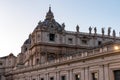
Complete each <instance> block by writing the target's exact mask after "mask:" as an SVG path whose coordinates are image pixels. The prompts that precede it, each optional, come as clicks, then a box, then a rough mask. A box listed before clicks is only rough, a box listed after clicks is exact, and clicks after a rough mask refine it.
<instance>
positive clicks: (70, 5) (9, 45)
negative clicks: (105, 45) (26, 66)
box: [0, 0, 120, 57]
mask: <svg viewBox="0 0 120 80" xmlns="http://www.w3.org/2000/svg"><path fill="white" fill-rule="evenodd" d="M49 4H51V7H52V11H53V13H54V16H55V19H56V21H57V22H59V23H60V24H62V23H63V22H64V23H65V25H66V30H72V31H75V27H76V25H77V24H78V25H79V26H80V31H81V32H88V28H89V26H92V27H97V32H98V33H101V28H102V27H104V28H105V31H106V32H105V33H106V34H107V29H108V27H112V30H113V29H115V30H116V33H119V31H120V29H119V27H120V0H0V57H2V56H5V55H8V54H9V53H11V52H12V53H13V54H15V55H17V54H18V53H20V50H21V46H22V44H23V42H24V41H25V40H26V39H27V38H28V35H29V34H30V33H31V32H32V31H33V29H34V28H35V27H36V26H37V23H38V22H39V21H40V20H41V21H43V20H44V18H45V15H46V12H47V11H48V8H49Z"/></svg>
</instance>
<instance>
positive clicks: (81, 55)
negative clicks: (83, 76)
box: [7, 44, 120, 74]
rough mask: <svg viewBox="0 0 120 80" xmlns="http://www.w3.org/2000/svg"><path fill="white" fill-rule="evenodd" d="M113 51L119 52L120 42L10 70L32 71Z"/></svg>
mask: <svg viewBox="0 0 120 80" xmlns="http://www.w3.org/2000/svg"><path fill="white" fill-rule="evenodd" d="M115 46H117V48H116V50H115V48H114V47H115ZM115 52H120V44H114V45H109V46H104V47H102V48H97V49H94V50H89V51H84V52H75V53H76V54H74V55H72V56H67V57H62V58H59V59H55V60H51V61H48V62H45V63H43V64H38V65H34V66H26V67H24V68H21V69H17V68H16V69H15V70H13V71H11V72H12V73H20V72H27V71H31V70H32V71H33V70H38V69H42V68H47V67H51V66H54V65H59V64H65V63H68V62H72V61H78V60H81V59H87V58H90V57H96V56H98V57H99V56H102V55H108V54H113V53H115ZM11 72H9V73H11ZM9 73H7V74H9Z"/></svg>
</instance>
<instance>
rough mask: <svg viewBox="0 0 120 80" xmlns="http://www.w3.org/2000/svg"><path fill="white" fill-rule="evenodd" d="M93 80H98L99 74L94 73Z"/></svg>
mask: <svg viewBox="0 0 120 80" xmlns="http://www.w3.org/2000/svg"><path fill="white" fill-rule="evenodd" d="M92 80H98V73H97V72H94V73H92Z"/></svg>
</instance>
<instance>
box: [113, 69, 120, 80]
mask: <svg viewBox="0 0 120 80" xmlns="http://www.w3.org/2000/svg"><path fill="white" fill-rule="evenodd" d="M114 78H115V79H114V80H120V70H115V71H114Z"/></svg>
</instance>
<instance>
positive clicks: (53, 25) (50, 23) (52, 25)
mask: <svg viewBox="0 0 120 80" xmlns="http://www.w3.org/2000/svg"><path fill="white" fill-rule="evenodd" d="M37 29H42V30H47V31H51V30H56V31H58V32H61V31H62V27H61V25H60V24H59V23H58V22H56V21H55V19H54V15H53V13H52V11H51V7H49V11H48V12H47V14H46V19H45V20H44V21H43V22H41V21H40V22H39V23H38V25H37V27H36V28H35V30H37ZM35 30H34V31H35Z"/></svg>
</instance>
